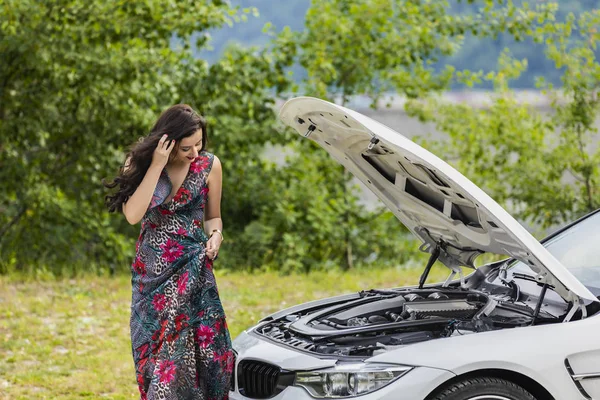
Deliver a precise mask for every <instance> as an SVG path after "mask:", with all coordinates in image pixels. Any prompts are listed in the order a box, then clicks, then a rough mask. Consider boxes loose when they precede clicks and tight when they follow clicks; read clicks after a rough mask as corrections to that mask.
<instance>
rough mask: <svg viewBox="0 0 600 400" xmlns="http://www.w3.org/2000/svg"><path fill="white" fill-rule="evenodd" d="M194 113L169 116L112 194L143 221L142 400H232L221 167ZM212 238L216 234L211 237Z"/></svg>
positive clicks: (133, 218) (138, 295)
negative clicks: (220, 273) (223, 295)
mask: <svg viewBox="0 0 600 400" xmlns="http://www.w3.org/2000/svg"><path fill="white" fill-rule="evenodd" d="M206 141H207V132H206V122H205V120H204V118H203V117H201V116H200V115H198V114H197V113H196V112H195V111H194V110H193V109H192V108H191V107H190V106H188V105H186V104H177V105H174V106H172V107H170V108H169V109H167V110H165V111H164V112H163V113H162V114H161V115H160V117H159V118H158V121H157V122H156V124H155V125H154V127H153V128H152V131H151V132H150V134H149V135H148V136H147V137H145V138H143V139H142V140H140V141H139V142H138V143H136V144H134V145H133V146H132V148H131V150H130V152H129V153H128V155H127V157H126V162H125V165H124V167H122V168H121V170H120V172H119V175H118V176H117V177H116V178H115V180H114V181H113V182H112V183H111V184H105V185H106V186H107V187H109V188H114V187H115V186H117V185H119V190H118V192H117V193H116V194H114V195H112V196H106V203H107V206H108V207H109V210H110V211H120V212H121V211H122V212H123V213H124V214H125V218H127V221H128V222H129V223H131V224H136V223H138V222H140V221H141V222H142V225H141V231H140V235H139V237H138V240H137V243H136V255H135V258H134V260H133V262H132V265H131V273H132V280H131V283H132V299H131V319H130V329H131V344H132V352H133V359H134V362H135V367H136V375H137V382H138V387H139V390H140V394H141V398H142V399H205V400H208V399H211V400H212V399H218V400H222V399H227V398H228V393H229V385H230V382H231V375H232V370H233V365H234V355H233V351H232V349H231V338H230V335H229V331H228V329H227V323H226V321H225V313H224V311H223V307H222V305H221V301H220V299H219V293H218V291H217V285H216V282H215V277H214V275H213V271H212V266H213V261H214V260H215V259H216V258H217V255H218V253H219V248H220V246H221V242H222V241H223V234H222V226H223V225H222V220H221V210H220V202H221V183H222V173H221V163H220V161H219V159H218V158H217V157H216V156H215V155H214V154H212V153H209V152H208V151H206V150H205V146H206ZM205 232H208V233H209V236H207V235H206V233H205Z"/></svg>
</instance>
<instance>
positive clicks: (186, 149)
mask: <svg viewBox="0 0 600 400" xmlns="http://www.w3.org/2000/svg"><path fill="white" fill-rule="evenodd" d="M201 148H202V129H198V130H197V131H196V132H195V133H194V134H193V135H192V136H188V137H186V138H183V139H181V141H180V142H179V146H176V148H174V149H173V152H175V155H174V156H173V162H175V163H191V162H192V161H194V160H195V159H196V157H198V153H200V149H201Z"/></svg>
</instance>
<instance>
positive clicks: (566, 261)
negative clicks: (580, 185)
mask: <svg viewBox="0 0 600 400" xmlns="http://www.w3.org/2000/svg"><path fill="white" fill-rule="evenodd" d="M544 246H545V247H546V248H547V249H548V251H550V253H552V255H553V256H554V257H556V259H557V260H558V261H560V262H561V263H562V265H564V266H565V267H566V268H567V269H568V270H569V271H570V272H571V273H572V274H573V275H574V276H575V277H576V278H577V279H579V280H580V281H581V282H582V283H583V284H584V285H585V286H587V287H588V288H590V289H592V290H593V291H594V292H600V212H597V213H595V214H593V215H591V216H589V217H587V218H585V219H584V220H583V221H581V222H579V223H577V224H575V225H573V226H571V227H570V228H568V229H567V230H565V231H563V232H561V233H560V234H558V235H557V236H555V237H553V238H552V239H550V240H548V241H547V242H545V243H544ZM511 270H512V271H514V272H516V271H519V272H521V271H523V272H528V273H531V270H530V269H529V267H527V265H525V264H524V263H523V262H521V261H517V262H516V263H515V264H514V265H513V266H512V267H511Z"/></svg>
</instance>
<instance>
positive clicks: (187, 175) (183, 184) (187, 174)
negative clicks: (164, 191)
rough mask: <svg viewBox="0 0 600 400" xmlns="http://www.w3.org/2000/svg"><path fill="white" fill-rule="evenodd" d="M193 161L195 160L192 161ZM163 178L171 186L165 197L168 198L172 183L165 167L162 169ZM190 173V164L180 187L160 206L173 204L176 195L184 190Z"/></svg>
mask: <svg viewBox="0 0 600 400" xmlns="http://www.w3.org/2000/svg"><path fill="white" fill-rule="evenodd" d="M194 161H195V159H194ZM163 171H164V173H165V176H166V177H167V181H168V182H169V185H170V186H171V190H169V194H168V195H167V197H169V196H170V195H171V191H172V190H173V181H172V180H171V177H170V176H169V171H167V167H166V166H165V168H164V169H163ZM191 171H192V164H190V165H189V166H188V170H187V173H186V174H185V177H184V178H183V182H181V185H180V186H179V188H178V189H177V191H176V192H175V194H174V195H173V197H171V198H170V199H169V201H163V203H162V205H164V206H166V205H168V204H171V203H172V202H173V199H174V198H175V197H177V193H179V192H180V191H181V189H183V188H184V186H185V183H186V182H187V180H188V177H189V176H190V172H191Z"/></svg>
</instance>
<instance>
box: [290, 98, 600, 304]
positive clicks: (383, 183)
mask: <svg viewBox="0 0 600 400" xmlns="http://www.w3.org/2000/svg"><path fill="white" fill-rule="evenodd" d="M279 117H280V119H281V120H282V121H283V122H284V123H285V124H286V125H288V126H290V127H292V128H294V129H295V130H296V131H297V132H298V133H299V134H300V135H302V136H304V137H307V138H308V139H310V140H313V141H314V142H316V143H318V144H319V145H320V146H321V147H322V148H323V149H325V150H326V151H327V152H328V153H329V154H330V155H331V156H333V157H334V158H335V159H336V160H337V161H338V162H339V163H340V164H342V165H343V166H344V167H345V168H346V169H347V170H348V171H350V172H351V173H352V174H353V175H354V176H356V177H357V178H358V179H360V180H361V181H362V182H363V183H364V184H365V185H367V186H368V187H369V189H371V191H372V192H373V193H375V195H376V196H377V197H379V199H381V201H383V203H384V204H385V205H386V206H387V207H388V208H389V209H390V210H391V211H392V212H393V213H394V215H396V217H397V218H398V219H399V220H400V221H401V222H402V223H403V224H404V225H405V226H406V227H407V228H408V229H409V230H410V231H412V232H413V233H414V234H415V235H416V236H417V237H418V238H419V239H420V240H421V241H422V242H423V245H422V246H421V248H422V250H424V251H427V252H430V253H432V252H433V251H434V249H437V250H439V253H440V255H439V258H438V259H439V260H440V261H441V262H442V263H444V264H445V265H446V266H447V267H449V268H450V269H451V270H453V271H454V272H459V271H460V266H468V267H471V268H475V267H474V263H473V261H474V260H475V258H476V257H477V256H478V255H480V254H482V253H484V252H490V253H495V254H504V255H507V256H510V257H514V258H516V259H518V260H521V261H523V262H525V263H527V264H529V265H530V266H531V268H532V270H533V271H535V272H536V273H537V274H538V275H537V277H536V279H537V280H538V281H539V282H540V283H547V284H548V285H551V286H553V287H554V289H555V291H556V292H557V293H558V294H560V295H561V296H562V297H563V298H564V299H565V300H567V301H572V302H574V303H578V304H581V299H586V300H592V301H597V299H596V297H595V296H594V295H593V294H592V293H591V292H590V291H589V290H588V289H587V288H586V287H585V286H584V285H583V284H582V283H581V282H580V281H579V280H577V279H576V278H575V277H574V276H573V275H572V274H571V273H570V272H569V270H568V269H567V268H565V267H564V266H563V265H562V264H561V263H560V262H559V261H558V260H557V259H556V258H555V257H554V256H552V254H550V252H549V251H548V250H546V248H544V246H542V244H540V242H539V241H538V240H536V239H535V238H534V237H533V236H532V235H531V234H530V233H529V232H528V231H527V230H526V229H525V228H523V226H521V224H520V223H519V222H517V221H516V220H515V219H514V218H513V217H512V216H511V215H510V214H509V213H508V212H506V211H505V210H504V209H503V208H502V207H501V206H500V205H499V204H498V203H496V202H495V201H494V200H493V199H492V198H491V197H490V196H488V195H487V194H486V193H485V192H484V191H483V190H481V189H480V188H479V187H477V186H476V185H475V184H474V183H473V182H471V181H470V180H469V179H467V178H466V177H465V176H463V175H462V174H461V173H460V172H458V171H457V170H455V169H454V168H453V167H451V166H450V165H448V164H447V163H446V162H444V161H443V160H441V159H440V158H438V157H437V156H435V155H434V154H432V153H430V152H429V151H427V150H425V149H424V148H422V147H421V146H419V145H417V144H416V143H414V142H412V141H411V140H409V139H408V138H406V137H405V136H403V135H401V134H400V133H398V132H396V131H394V130H392V129H391V128H388V127H387V126H385V125H383V124H381V123H379V122H377V121H375V120H373V119H371V118H369V117H367V116H365V115H362V114H360V113H358V112H356V111H352V110H350V109H347V108H345V107H342V106H339V105H336V104H333V103H330V102H327V101H324V100H320V99H316V98H311V97H297V98H294V99H291V100H288V101H287V102H286V103H285V104H284V105H283V107H282V108H281V111H280V114H279Z"/></svg>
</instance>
